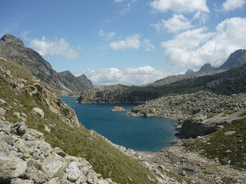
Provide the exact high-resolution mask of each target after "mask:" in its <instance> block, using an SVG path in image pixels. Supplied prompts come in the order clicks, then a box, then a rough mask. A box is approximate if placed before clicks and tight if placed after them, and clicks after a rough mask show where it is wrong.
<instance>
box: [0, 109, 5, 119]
mask: <svg viewBox="0 0 246 184" xmlns="http://www.w3.org/2000/svg"><path fill="white" fill-rule="evenodd" d="M5 113H6V110H5V109H4V108H1V107H0V118H1V117H3V116H5Z"/></svg>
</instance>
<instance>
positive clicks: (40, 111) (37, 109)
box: [32, 107, 44, 118]
mask: <svg viewBox="0 0 246 184" xmlns="http://www.w3.org/2000/svg"><path fill="white" fill-rule="evenodd" d="M32 113H34V114H38V115H39V116H41V118H43V117H44V111H43V109H40V108H38V107H34V108H33V109H32Z"/></svg>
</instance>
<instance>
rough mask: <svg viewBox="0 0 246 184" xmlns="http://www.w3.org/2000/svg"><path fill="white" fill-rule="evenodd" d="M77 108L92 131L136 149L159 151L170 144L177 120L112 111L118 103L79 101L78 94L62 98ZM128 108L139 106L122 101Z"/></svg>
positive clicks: (174, 137) (79, 116)
mask: <svg viewBox="0 0 246 184" xmlns="http://www.w3.org/2000/svg"><path fill="white" fill-rule="evenodd" d="M61 99H62V100H63V101H64V102H65V103H66V104H67V105H69V106H70V107H71V108H73V109H74V110H75V111H76V114H77V116H78V119H79V121H80V122H81V123H82V124H83V125H84V126H85V127H86V128H87V129H89V130H95V131H96V132H98V133H99V134H101V135H103V136H104V137H106V138H107V139H109V140H110V141H112V142H113V143H115V144H118V145H122V146H125V147H126V148H131V149H133V150H135V151H151V152H157V151H160V150H161V149H163V148H165V147H169V146H171V145H170V142H171V141H172V140H174V139H177V137H176V136H175V135H174V133H175V132H176V131H175V129H174V126H173V125H174V123H176V121H173V120H169V119H164V118H144V117H132V116H128V115H127V114H126V112H111V109H112V108H113V107H114V106H116V105H117V104H110V105H109V104H78V103H76V99H77V98H76V97H61ZM120 106H122V107H124V108H125V109H127V110H129V109H131V108H132V107H134V106H136V104H134V105H129V104H120Z"/></svg>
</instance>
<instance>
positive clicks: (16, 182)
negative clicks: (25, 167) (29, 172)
mask: <svg viewBox="0 0 246 184" xmlns="http://www.w3.org/2000/svg"><path fill="white" fill-rule="evenodd" d="M10 184H34V181H32V180H22V179H19V178H17V179H13V180H11V183H10Z"/></svg>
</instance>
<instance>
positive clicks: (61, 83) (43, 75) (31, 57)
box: [0, 34, 93, 95]
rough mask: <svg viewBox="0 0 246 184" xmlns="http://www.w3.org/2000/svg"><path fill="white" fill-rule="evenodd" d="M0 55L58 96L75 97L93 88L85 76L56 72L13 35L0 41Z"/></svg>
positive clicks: (6, 36)
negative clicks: (50, 88)
mask: <svg viewBox="0 0 246 184" xmlns="http://www.w3.org/2000/svg"><path fill="white" fill-rule="evenodd" d="M0 54H1V55H3V56H5V57H7V58H10V59H11V60H13V61H14V62H16V63H17V64H19V65H21V66H23V67H24V68H26V69H27V70H28V71H30V72H31V73H32V75H34V76H35V77H37V78H39V79H40V80H41V81H43V82H46V83H47V84H49V85H50V86H51V87H52V88H53V89H55V90H56V92H57V94H59V95H75V94H79V93H80V92H81V91H84V90H87V89H90V88H92V87H93V84H92V82H91V81H90V80H89V79H88V78H87V77H86V76H85V75H82V76H79V77H75V76H74V75H73V74H72V73H71V72H69V71H65V72H60V73H58V72H56V71H55V70H54V69H53V68H52V66H51V65H50V63H49V62H48V61H46V60H45V59H44V58H43V57H42V56H41V55H40V54H39V53H38V52H36V51H34V50H33V49H31V48H28V47H25V45H24V43H23V41H22V40H20V39H19V38H17V37H15V36H13V35H10V34H5V35H4V36H3V37H2V38H1V39H0Z"/></svg>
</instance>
